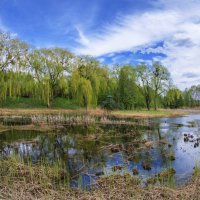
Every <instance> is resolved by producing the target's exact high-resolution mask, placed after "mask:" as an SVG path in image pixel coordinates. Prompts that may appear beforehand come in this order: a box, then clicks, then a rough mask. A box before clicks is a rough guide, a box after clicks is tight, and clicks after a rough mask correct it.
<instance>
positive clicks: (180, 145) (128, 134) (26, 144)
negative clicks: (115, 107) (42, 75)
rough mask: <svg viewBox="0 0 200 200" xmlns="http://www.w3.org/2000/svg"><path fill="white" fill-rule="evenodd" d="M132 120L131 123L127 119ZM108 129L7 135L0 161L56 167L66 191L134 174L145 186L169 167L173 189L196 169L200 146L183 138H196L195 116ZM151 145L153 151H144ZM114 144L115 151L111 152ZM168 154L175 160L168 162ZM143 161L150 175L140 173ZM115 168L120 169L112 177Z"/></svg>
mask: <svg viewBox="0 0 200 200" xmlns="http://www.w3.org/2000/svg"><path fill="white" fill-rule="evenodd" d="M128 121H129V122H130V121H131V120H130V119H129V120H128ZM141 124H143V123H140V126H136V125H130V124H128V125H126V124H121V125H120V124H116V123H115V124H109V125H99V124H95V125H91V126H88V127H85V126H76V127H68V128H67V129H66V131H64V132H61V133H53V134H52V133H40V132H33V131H9V132H4V133H1V134H0V156H1V159H4V158H5V157H6V156H10V155H13V154H17V155H19V156H20V157H21V158H22V159H24V160H26V159H27V158H31V160H32V162H33V163H37V162H38V161H39V160H41V159H45V160H46V162H49V163H54V162H60V163H63V164H64V166H65V170H66V171H67V172H68V173H69V175H70V185H71V187H78V186H79V185H81V187H84V188H85V187H88V186H89V185H91V184H92V183H94V182H95V180H96V178H97V177H98V176H100V175H104V176H106V175H110V174H113V173H125V172H126V173H127V172H128V173H130V174H131V175H132V170H133V169H137V170H138V172H139V176H140V177H141V179H142V180H143V182H145V181H146V180H147V178H149V177H151V176H153V175H155V174H157V173H159V172H161V171H163V170H164V169H168V168H174V169H175V170H176V174H175V176H174V184H175V185H181V184H185V183H186V182H187V181H189V180H190V178H191V176H192V173H193V170H194V167H195V165H198V164H200V146H199V147H196V148H194V144H195V141H188V142H184V134H190V135H192V136H193V140H196V139H197V138H199V137H200V115H199V114H195V115H187V116H183V117H176V118H157V119H151V120H148V124H149V126H147V123H144V126H143V125H141ZM146 142H151V143H152V147H149V146H148V145H147V146H146V145H145V144H146ZM114 145H120V147H121V148H120V149H119V150H117V151H113V150H112V147H113V146H114ZM171 155H173V157H175V160H172V159H170V156H171ZM144 161H148V162H149V164H150V167H151V170H144V169H143V166H142V162H144ZM114 166H121V168H122V169H121V170H117V171H115V172H113V167H114Z"/></svg>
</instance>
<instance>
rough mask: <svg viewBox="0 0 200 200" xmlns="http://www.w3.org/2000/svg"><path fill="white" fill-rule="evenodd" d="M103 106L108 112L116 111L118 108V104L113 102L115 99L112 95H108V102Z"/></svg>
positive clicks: (104, 102)
mask: <svg viewBox="0 0 200 200" xmlns="http://www.w3.org/2000/svg"><path fill="white" fill-rule="evenodd" d="M101 106H102V108H104V109H106V110H114V109H115V108H116V103H115V101H114V100H113V97H112V96H111V95H108V96H107V97H106V100H105V101H103V102H102V105H101Z"/></svg>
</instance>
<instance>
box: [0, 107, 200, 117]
mask: <svg viewBox="0 0 200 200" xmlns="http://www.w3.org/2000/svg"><path fill="white" fill-rule="evenodd" d="M194 112H195V113H196V112H198V113H199V112H200V110H199V109H159V110H157V111H155V110H150V111H147V110H139V111H137V110H135V111H134V110H132V111H125V110H119V111H111V112H108V111H106V110H103V109H100V108H97V109H88V110H85V109H77V110H70V109H50V108H38V109H7V108H0V116H24V115H25V116H28V115H40V114H44V115H48V114H49V115H51V114H70V113H79V114H89V115H96V116H103V115H113V116H117V117H142V118H147V117H148V118H149V117H171V116H172V117H173V116H180V115H185V114H188V113H194Z"/></svg>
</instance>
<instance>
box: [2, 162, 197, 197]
mask: <svg viewBox="0 0 200 200" xmlns="http://www.w3.org/2000/svg"><path fill="white" fill-rule="evenodd" d="M0 169H1V171H0V172H1V174H0V180H1V181H0V199H10V200H26V199H30V200H33V199H34V200H35V199H38V200H39V199H40V200H47V199H56V200H57V199H58V200H75V199H81V200H111V199H112V200H157V199H158V200H167V199H168V200H180V199H182V200H191V199H192V200H199V199H200V190H199V189H200V179H199V178H200V170H198V171H197V170H196V172H195V177H194V178H193V180H192V181H191V182H190V183H189V184H188V185H187V186H184V187H181V188H178V189H177V188H175V189H172V188H167V187H154V186H151V187H148V188H141V186H140V184H139V181H138V178H137V177H132V176H130V175H113V176H110V177H103V178H100V179H99V180H98V182H97V184H96V185H95V186H94V188H93V189H91V191H80V190H72V189H69V187H67V186H65V185H63V184H59V185H57V186H55V184H54V181H55V178H56V179H58V178H61V176H62V173H60V171H59V170H57V172H56V173H55V169H54V168H53V169H50V168H49V167H48V166H47V167H42V166H32V165H28V166H27V165H25V164H23V163H20V162H19V161H18V160H17V159H13V158H11V159H8V160H5V161H4V162H2V161H0ZM3 169H4V170H3ZM5 172H6V174H4V173H5Z"/></svg>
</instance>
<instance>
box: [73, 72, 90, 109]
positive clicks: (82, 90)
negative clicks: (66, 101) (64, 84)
mask: <svg viewBox="0 0 200 200" xmlns="http://www.w3.org/2000/svg"><path fill="white" fill-rule="evenodd" d="M71 93H72V98H74V99H75V100H76V102H77V103H78V104H79V105H80V106H84V107H86V108H88V107H89V106H90V105H91V103H92V97H93V88H92V86H91V82H90V81H89V80H87V79H85V78H83V77H81V76H80V74H79V73H78V71H77V70H74V71H73V73H72V78H71Z"/></svg>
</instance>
